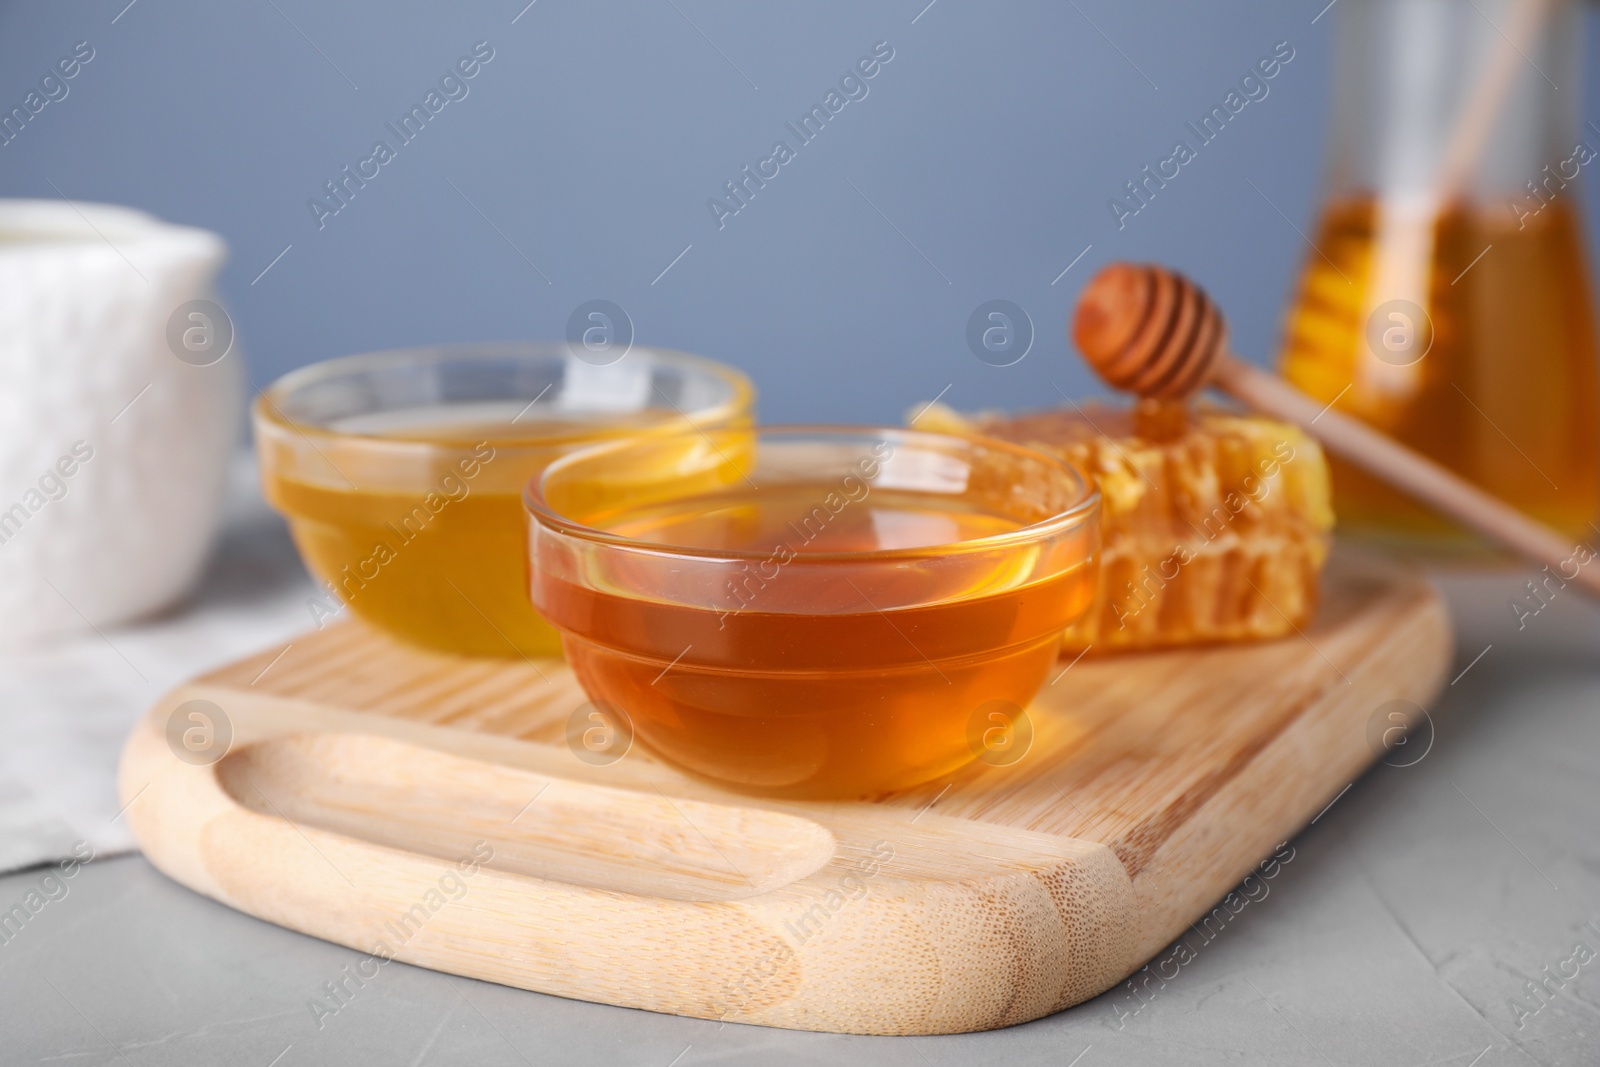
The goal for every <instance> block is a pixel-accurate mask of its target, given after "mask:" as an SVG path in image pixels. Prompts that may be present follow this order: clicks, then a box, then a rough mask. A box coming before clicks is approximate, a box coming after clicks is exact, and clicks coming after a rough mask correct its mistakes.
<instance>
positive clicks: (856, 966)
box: [120, 557, 1451, 1034]
mask: <svg viewBox="0 0 1600 1067" xmlns="http://www.w3.org/2000/svg"><path fill="white" fill-rule="evenodd" d="M1450 654H1451V647H1450V636H1449V627H1448V623H1447V621H1446V617H1445V613H1444V610H1443V608H1442V606H1441V604H1440V602H1439V600H1438V598H1437V597H1436V595H1435V594H1434V593H1433V591H1432V590H1431V589H1430V588H1429V587H1428V586H1427V584H1426V583H1425V582H1424V581H1422V580H1420V579H1418V578H1415V577H1411V576H1407V575H1404V574H1401V573H1399V572H1397V571H1395V570H1390V569H1383V568H1382V567H1380V566H1379V565H1377V564H1374V563H1370V562H1361V561H1358V560H1353V559H1348V558H1346V559H1341V558H1338V557H1336V558H1335V561H1334V563H1333V564H1332V565H1331V566H1330V569H1329V573H1328V575H1327V578H1326V581H1325V590H1324V595H1323V605H1322V608H1321V610H1320V612H1319V615H1318V617H1317V620H1316V622H1315V624H1314V625H1313V627H1312V628H1310V629H1309V630H1307V631H1306V632H1305V633H1304V634H1303V635H1301V636H1300V637H1296V638H1290V639H1287V640H1284V641H1279V642H1274V643H1270V644H1265V645H1256V646H1248V647H1227V648H1215V649H1203V650H1181V651H1172V652H1160V653H1149V654H1144V655H1140V656H1124V657H1114V658H1107V659H1105V660H1096V659H1094V658H1092V657H1091V658H1088V659H1084V660H1082V661H1081V662H1078V663H1076V664H1074V665H1072V666H1071V667H1070V669H1068V670H1066V672H1065V673H1064V674H1063V675H1061V676H1059V677H1058V680H1057V681H1056V682H1055V683H1054V684H1052V685H1049V686H1048V687H1047V688H1046V689H1045V690H1044V691H1043V692H1042V693H1041V695H1040V696H1039V698H1038V699H1037V700H1036V701H1035V703H1034V705H1033V706H1032V709H1031V713H1030V714H1031V721H1032V723H1033V731H1034V737H1033V741H1032V745H1031V747H1030V748H1029V749H1028V750H1027V753H1026V755H1024V756H1023V757H1022V758H1021V759H1018V760H1017V761H1016V762H1014V763H1012V764H1010V765H1007V766H989V765H986V764H984V763H977V764H974V765H973V766H972V767H971V768H969V769H967V770H965V771H963V772H962V773H961V774H959V775H957V776H956V777H955V778H953V779H950V780H947V781H940V782H934V783H931V784H929V785H928V786H927V787H925V788H921V789H918V790H915V791H912V792H909V793H905V794H900V795H894V796H890V797H888V798H885V799H882V800H880V801H877V802H871V803H867V802H850V803H810V804H808V803H794V802H767V801H758V800H752V799H751V798H748V797H744V796H740V795H736V794H731V793H726V792H723V791H720V790H718V789H716V788H714V787H712V786H709V785H707V784H704V783H702V782H699V781H696V780H693V779H690V778H687V777H685V776H683V775H681V774H679V773H678V772H676V771H675V770H673V769H671V768H670V767H668V766H666V765H664V764H661V763H659V762H655V761H654V760H652V759H651V758H650V757H649V755H648V754H647V753H646V752H645V751H644V750H643V749H642V748H641V747H639V746H635V747H634V748H633V749H632V750H630V751H629V752H628V753H627V755H626V756H624V757H623V758H621V759H619V760H617V761H616V762H614V763H610V764H608V765H593V764H592V763H590V762H586V761H585V760H582V759H579V758H578V756H577V755H576V754H575V751H576V749H575V748H573V747H571V746H569V745H568V743H567V737H568V730H569V719H571V718H572V717H573V712H574V711H575V709H578V708H579V707H580V706H581V705H582V704H583V703H584V700H585V698H584V695H583V693H582V691H581V690H580V689H579V688H578V686H577V684H576V683H575V681H574V680H573V678H572V676H571V674H570V673H569V672H568V671H567V670H566V668H565V667H563V666H562V665H561V664H559V663H558V662H555V661H543V662H539V663H531V662H518V661H484V660H469V659H460V658H454V657H449V656H441V655H434V654H429V653H425V652H420V651H417V650H415V649H412V648H408V647H403V646H399V645H395V644H393V643H391V642H389V641H387V640H385V639H383V638H381V637H379V636H376V635H374V634H372V633H371V632H369V631H367V630H364V629H362V628H361V627H359V626H357V625H355V624H339V625H335V626H331V627H329V628H327V629H324V630H321V631H318V632H315V633H311V634H308V635H306V636H303V637H301V638H298V639H296V640H295V641H294V642H292V643H290V644H289V645H287V646H282V647H279V648H273V649H268V650H266V651H263V652H262V653H260V654H259V655H257V656H253V657H251V658H249V659H247V660H242V661H240V662H238V663H235V664H232V665H230V666H227V667H224V668H222V669H221V670H218V671H215V672H213V673H211V674H208V675H205V676H203V677H200V678H197V679H195V680H194V681H193V682H191V683H189V684H187V685H184V686H181V687H180V688H178V689H177V690H175V691H173V692H172V693H169V694H167V695H166V696H165V697H164V698H163V699H162V700H161V701H159V702H158V703H157V704H156V705H155V706H154V707H153V708H152V709H151V711H150V712H149V714H148V715H147V716H146V717H145V719H144V720H143V721H142V722H141V724H140V725H139V726H138V727H137V728H136V729H135V731H134V733H133V735H132V736H131V737H130V738H129V740H128V743H127V746H126V748H125V750H124V753H123V759H122V767H121V781H120V787H121V794H122V802H123V803H124V804H127V805H128V808H127V818H128V819H129V821H130V822H131V823H132V825H133V828H134V831H135V833H136V834H137V835H138V839H139V841H140V843H141V845H142V846H143V848H144V851H145V854H146V855H147V856H148V857H149V859H150V861H151V862H152V863H154V864H155V865H156V866H157V867H158V868H160V869H161V870H162V871H164V872H165V873H167V874H168V875H169V876H171V877H172V878H174V879H176V880H177V881H179V882H181V883H183V884H184V885H186V886H189V887H190V888H192V889H194V890H196V891H198V892H201V893H204V894H206V895H207V896H210V897H213V898H215V899H217V900H219V901H222V902H223V903H226V904H229V905H231V906H233V907H235V908H238V909H240V910H242V911H246V912H249V913H250V914H252V915H256V916H259V917H260V918H263V919H266V920H269V921H271V922H274V923H278V924H280V925H283V926H287V927H290V928H292V929H295V930H300V931H304V932H305V933H308V934H312V935H314V936H317V937H321V938H325V939H327V940H329V941H334V942H338V943H340V944H343V945H347V946H349V947H351V948H354V949H358V950H360V951H362V952H368V953H373V954H374V955H376V956H377V957H378V958H380V959H387V958H389V957H393V958H397V959H402V960H405V961H407V962H410V963H415V964H418V965H420V966H424V967H431V968H435V969H437V970H441V971H448V972H452V973H455V974H461V975H468V976H471V977H474V978H482V979H486V980H489V981H494V982H501V983H504V984H507V985H513V986H519V987H522V988H525V989H534V990H539V991H542V992H546V993H555V994H559V995H561V996H568V997H577V998H581V999H584V1000H593V1001H601V1002H605V1003H610V1004H621V1005H627V1006H631V1007H638V1008H648V1009H651V1010H653V1011H662V1012H672V1013H676V1014H680V1015H692V1016H699V1017H702V1018H713V1019H728V1020H731V1021H738V1022H750V1023H762V1024H766V1025H770V1026H784V1027H793V1028H799V1029H808V1030H832V1031H842V1032H850V1033H873V1034H935V1033H954V1032H961V1031H969V1030H984V1029H990V1028H994V1027H1000V1026H1007V1025H1010V1024H1013V1023H1019V1022H1024V1021H1026V1020H1029V1019H1034V1018H1038V1017H1039V1016H1041V1015H1046V1014H1049V1013H1051V1012H1054V1011H1059V1010H1060V1009H1062V1008H1065V1007H1068V1006H1070V1005H1072V1004H1076V1003H1078V1002H1080V1001H1083V1000H1085V999H1087V998H1089V997H1092V996H1094V995H1095V994H1097V993H1099V992H1101V991H1103V990H1105V989H1107V988H1108V987H1110V986H1112V985H1113V984H1115V983H1116V982H1118V981H1119V980H1121V979H1122V978H1124V977H1125V976H1127V975H1128V974H1130V973H1132V972H1133V971H1134V970H1135V969H1137V968H1138V967H1139V966H1140V965H1141V964H1142V963H1143V962H1144V961H1145V960H1147V959H1149V958H1150V957H1151V956H1152V955H1153V954H1154V953H1156V952H1157V951H1158V950H1159V949H1161V948H1162V947H1163V946H1165V945H1167V944H1169V943H1170V942H1171V941H1172V940H1173V939H1174V938H1175V937H1176V936H1178V935H1179V934H1180V933H1181V932H1182V931H1183V930H1184V929H1185V928H1186V927H1187V926H1188V925H1189V923H1191V922H1192V921H1195V920H1196V919H1198V918H1200V917H1201V916H1203V915H1205V914H1206V913H1207V912H1209V911H1210V910H1211V908H1212V907H1213V906H1214V905H1215V904H1216V902H1217V900H1218V899H1219V898H1220V897H1222V896H1223V895H1224V894H1225V893H1226V892H1227V891H1228V890H1229V889H1230V888H1231V887H1233V886H1234V885H1236V884H1237V883H1238V882H1239V880H1240V878H1241V877H1242V876H1244V875H1245V874H1246V873H1247V872H1249V871H1250V869H1251V868H1252V867H1253V866H1254V865H1255V864H1256V863H1257V861H1259V860H1261V859H1263V858H1264V857H1266V856H1267V855H1268V854H1269V853H1271V852H1272V850H1273V849H1274V847H1275V846H1276V845H1277V844H1278V843H1279V842H1281V841H1283V840H1285V839H1286V838H1288V837H1289V836H1291V835H1292V834H1293V833H1294V832H1295V831H1296V830H1298V829H1299V828H1300V827H1302V826H1303V825H1305V824H1306V823H1307V822H1308V821H1309V820H1310V819H1311V818H1312V817H1313V816H1314V815H1315V814H1316V813H1317V812H1318V811H1319V810H1320V809H1322V808H1323V806H1324V805H1326V804H1327V803H1328V802H1329V801H1330V800H1331V799H1333V797H1334V796H1335V795H1336V794H1337V793H1339V791H1340V790H1342V789H1343V788H1344V787H1345V785H1346V784H1347V783H1349V782H1350V781H1351V780H1352V778H1353V777H1354V776H1355V775H1357V774H1358V773H1360V771H1361V769H1362V768H1363V767H1365V766H1366V765H1367V764H1368V763H1370V762H1371V761H1372V760H1373V759H1374V758H1375V756H1376V755H1377V754H1378V753H1377V752H1376V751H1375V750H1374V747H1373V744H1372V742H1371V740H1370V737H1371V735H1372V731H1371V729H1370V728H1369V723H1370V722H1371V721H1373V720H1374V717H1375V716H1376V715H1378V714H1379V713H1380V709H1382V708H1383V707H1384V706H1385V705H1387V704H1389V702H1391V701H1396V700H1401V701H1411V702H1415V703H1416V704H1420V705H1425V704H1427V703H1428V702H1429V701H1430V700H1431V699H1432V697H1433V696H1434V695H1435V694H1436V692H1437V691H1438V689H1439V687H1440V684H1441V682H1442V680H1443V677H1444V673H1445V670H1446V666H1447V664H1448V662H1449V659H1450ZM1062 667H1063V668H1066V667H1067V663H1066V662H1065V661H1063V663H1062ZM196 702H199V703H196ZM196 714H199V715H200V716H201V717H200V718H195V715H196ZM1384 714H1386V713H1384ZM580 722H581V717H580ZM1380 732H1381V731H1380ZM580 747H581V746H580ZM224 753H225V754H224ZM180 757H181V758H180ZM363 965H365V966H367V967H369V969H370V967H375V966H376V965H377V964H375V963H374V964H367V961H363ZM357 970H358V971H360V970H361V967H360V966H358V968H357ZM362 973H366V972H362Z"/></svg>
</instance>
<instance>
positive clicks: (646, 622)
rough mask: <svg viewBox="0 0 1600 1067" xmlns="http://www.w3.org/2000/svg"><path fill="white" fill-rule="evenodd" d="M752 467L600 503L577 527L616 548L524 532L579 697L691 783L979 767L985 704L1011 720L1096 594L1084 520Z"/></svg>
mask: <svg viewBox="0 0 1600 1067" xmlns="http://www.w3.org/2000/svg"><path fill="white" fill-rule="evenodd" d="M916 436H919V437H926V438H933V435H916ZM949 440H951V441H957V442H958V444H959V447H969V446H967V445H966V444H965V443H964V442H959V439H954V438H951V439H949ZM1017 451H1018V452H1021V450H1017ZM1046 462H1048V461H1047V460H1046V459H1045V457H1042V456H1041V457H1038V459H1037V465H1039V466H1040V467H1043V466H1044V464H1045V463H1046ZM910 467H911V469H913V470H920V469H922V468H919V467H918V466H917V465H916V464H911V465H910ZM1058 469H1060V470H1061V471H1062V472H1063V474H1064V475H1065V474H1066V473H1067V472H1066V471H1065V468H1058ZM750 474H751V476H749V477H746V476H743V475H741V476H740V477H738V478H731V479H725V482H726V484H724V485H722V486H721V487H720V488H718V489H716V490H715V491H712V492H706V493H701V492H696V493H686V494H684V495H681V496H668V497H667V498H666V499H660V500H656V501H654V502H651V503H649V504H648V505H646V506H642V507H635V506H630V505H626V504H624V505H622V506H619V507H615V508H607V507H604V506H601V507H597V508H595V509H594V510H593V511H592V512H590V513H589V514H588V515H587V516H586V517H585V522H586V523H587V525H588V526H589V527H591V528H593V529H594V530H597V531H599V532H600V535H601V537H603V538H615V539H618V540H619V541H620V546H619V549H620V550H619V549H612V548H608V547H607V546H606V545H605V544H601V545H599V546H598V547H597V548H596V549H595V551H593V552H588V550H586V549H585V550H574V549H572V548H571V546H570V545H569V544H567V543H565V542H561V543H556V542H546V543H545V544H543V545H540V544H538V542H539V540H540V537H541V536H542V532H541V531H538V530H536V531H535V542H536V545H535V550H536V556H537V558H538V559H540V560H545V559H547V558H548V559H549V560H550V564H549V565H548V566H545V567H542V568H540V570H539V573H538V574H537V575H536V577H535V579H534V589H535V600H536V601H537V602H538V603H539V605H540V607H541V608H542V610H543V611H544V612H545V614H546V615H547V617H549V618H550V620H551V621H552V622H554V623H555V624H556V625H557V626H558V627H559V628H560V629H561V630H562V632H563V635H564V638H565V649H566V655H567V658H568V661H569V662H570V663H571V664H572V666H573V669H574V670H575V671H576V672H577V675H578V678H579V680H580V681H581V682H582V683H583V686H584V688H585V690H587V691H588V693H589V694H590V696H591V697H593V698H594V699H596V700H600V701H605V702H606V703H608V704H610V705H612V706H614V707H615V708H617V709H620V710H621V711H622V712H624V713H625V714H626V715H627V716H628V717H629V719H630V720H631V721H632V724H633V726H634V729H635V731H636V736H637V737H638V738H639V739H640V740H641V741H643V742H644V743H645V744H646V745H648V746H649V747H650V748H651V749H653V750H654V751H655V752H657V753H658V754H660V755H662V756H664V757H665V758H667V759H669V760H671V761H672V762H674V763H676V764H678V765H680V766H682V767H684V768H686V769H688V770H690V771H694V772H697V773H699V774H703V775H706V776H708V777H712V778H715V779H718V780H720V781H723V782H725V783H728V784H731V785H734V786H736V787H738V788H741V789H745V790H749V791H754V792H763V793H770V794H779V795H796V796H860V795H865V794H869V793H877V792H883V791H887V790H893V789H899V788H904V787H906V786H910V785H914V784H916V783H919V782H923V781H927V780H928V779H930V778H935V777H937V776H939V775H942V774H945V773H948V772H949V771H951V770H953V769H955V768H957V767H960V766H961V765H963V764H965V763H968V762H970V761H972V760H973V759H974V758H975V757H977V756H979V755H981V754H982V753H981V752H980V751H979V750H978V749H977V748H975V747H974V745H973V743H972V740H971V739H972V730H973V723H974V722H975V721H981V722H982V723H983V725H984V726H987V725H989V720H987V719H986V718H985V717H984V713H983V711H982V709H984V708H985V707H1002V708H1010V709H1011V710H1012V711H1013V712H1015V713H1020V712H1021V710H1022V709H1023V708H1024V707H1025V706H1026V704H1027V703H1028V701H1029V699H1031V697H1032V696H1033V694H1034V692H1035V691H1037V689H1038V688H1039V686H1040V684H1041V683H1042V682H1043V681H1044V680H1045V678H1046V676H1047V675H1048V673H1049V672H1050V670H1051V668H1052V665H1053V663H1054V661H1055V659H1056V654H1057V651H1058V649H1059V646H1060V634H1061V631H1062V629H1063V628H1064V627H1065V626H1066V625H1067V624H1069V623H1070V622H1072V621H1073V620H1075V619H1076V618H1077V617H1078V616H1079V615H1081V614H1082V613H1083V612H1084V611H1085V610H1087V608H1088V606H1089V604H1090V603H1091V602H1092V600H1093V596H1094V588H1095V571H1094V532H1093V530H1092V528H1089V527H1088V525H1087V523H1082V524H1079V525H1077V526H1075V527H1074V528H1073V529H1071V530H1070V531H1067V532H1066V533H1063V531H1062V530H1059V529H1058V530H1054V531H1052V532H1050V533H1048V534H1043V533H1041V534H1040V535H1038V536H1034V534H1033V533H1032V531H1033V530H1035V529H1037V528H1038V527H1037V525H1036V524H1034V523H1033V522H1032V521H1031V520H1032V519H1033V518H1034V516H1032V515H1028V514H1018V512H1017V510H1016V509H1015V507H1013V506H1009V505H1008V502H1007V500H1006V499H1005V495H1004V494H1005V492H1006V488H1007V487H1006V486H1003V485H1002V484H1001V479H1000V478H996V479H994V481H993V484H992V485H980V484H979V481H978V479H977V478H976V477H974V478H973V480H972V482H970V483H963V484H962V485H958V486H950V485H945V486H944V491H942V492H929V491H926V490H923V489H919V488H916V487H912V488H897V487H896V484H895V480H894V479H880V480H879V481H878V482H874V481H872V480H870V479H855V480H853V481H852V480H851V479H850V478H849V477H848V476H847V477H846V478H845V479H844V480H843V481H841V480H840V479H839V478H838V477H837V476H829V477H825V478H818V479H815V480H812V479H807V478H801V477H793V478H784V477H782V476H781V474H773V475H772V477H771V478H770V479H769V477H768V472H765V471H763V470H761V469H760V468H759V467H757V468H756V469H754V470H753V471H751V472H750ZM939 476H940V477H943V472H939ZM1071 477H1073V478H1074V479H1076V476H1075V475H1073V476H1071ZM1035 480H1037V479H1035ZM884 482H888V483H889V484H884ZM758 485H759V486H760V488H757V486H758ZM1077 485H1078V487H1079V488H1078V492H1079V493H1080V495H1084V496H1087V495H1088V494H1087V490H1086V489H1085V488H1084V487H1083V483H1082V482H1081V481H1078V482H1077ZM1023 488H1026V485H1025V483H1024V486H1023ZM1020 492H1021V490H1020V489H1019V493H1020ZM1048 514H1049V511H1048V509H1046V510H1042V511H1041V512H1040V517H1043V516H1046V515H1048ZM1008 538H1010V540H1008ZM675 551H682V552H684V553H685V555H684V556H683V557H681V558H679V557H675V556H674V553H675ZM541 552H548V553H550V556H549V557H547V556H546V555H543V554H540V553H541ZM568 553H571V555H570V556H569V555H568ZM690 553H692V554H693V555H692V558H690V556H689V554H690ZM564 558H565V559H571V560H572V561H574V562H572V563H571V564H564V563H562V562H560V560H561V559H564ZM578 560H582V562H581V563H580V562H577V561H578ZM996 702H1000V703H998V704H997V703H996ZM978 732H979V733H980V734H981V733H982V731H981V730H980V731H978Z"/></svg>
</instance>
